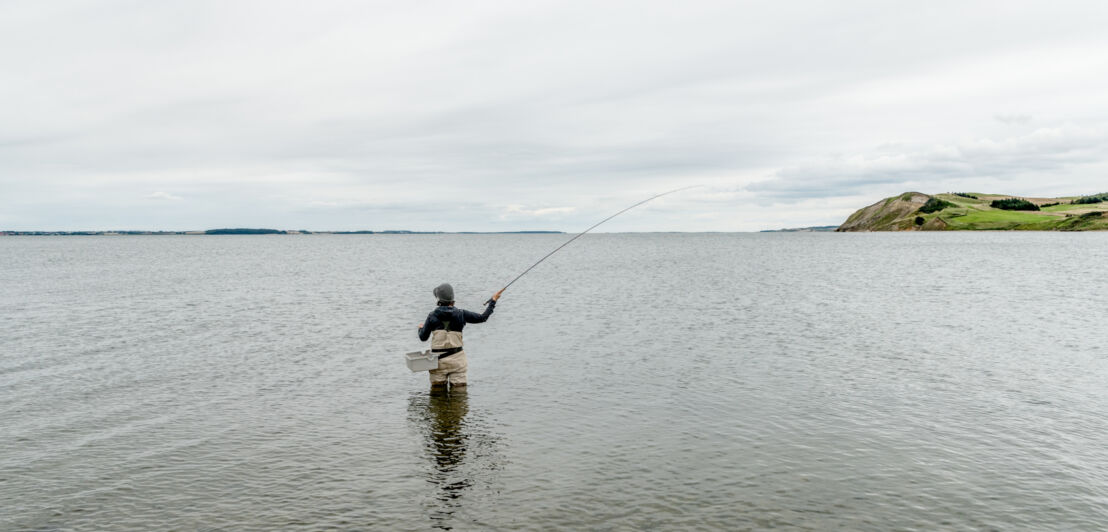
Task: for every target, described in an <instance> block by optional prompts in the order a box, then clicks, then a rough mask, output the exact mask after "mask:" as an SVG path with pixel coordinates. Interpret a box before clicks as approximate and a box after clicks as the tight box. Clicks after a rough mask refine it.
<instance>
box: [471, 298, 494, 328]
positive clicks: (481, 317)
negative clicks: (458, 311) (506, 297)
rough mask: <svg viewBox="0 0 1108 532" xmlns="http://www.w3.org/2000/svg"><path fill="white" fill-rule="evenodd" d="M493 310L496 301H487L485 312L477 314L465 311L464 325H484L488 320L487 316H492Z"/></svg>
mask: <svg viewBox="0 0 1108 532" xmlns="http://www.w3.org/2000/svg"><path fill="white" fill-rule="evenodd" d="M495 308H496V301H489V306H487V307H485V312H483V313H481V314H478V313H476V312H472V311H469V310H467V311H465V312H464V313H463V315H464V316H465V320H466V323H484V322H485V320H487V319H489V316H492V311H493V309H495Z"/></svg>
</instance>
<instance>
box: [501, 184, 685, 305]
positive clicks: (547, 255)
mask: <svg viewBox="0 0 1108 532" xmlns="http://www.w3.org/2000/svg"><path fill="white" fill-rule="evenodd" d="M702 186H704V185H692V186H688V187H681V188H675V189H673V190H670V191H669V192H663V193H661V194H658V195H655V196H650V197H649V198H646V199H644V200H642V201H640V202H638V203H636V204H634V205H632V206H630V207H627V208H626V209H623V210H622V211H619V212H617V213H615V214H613V215H611V216H609V217H607V218H605V219H603V220H600V221H599V222H596V224H595V225H593V226H592V227H590V228H588V229H585V230H584V231H581V232H580V233H578V234H577V236H574V237H573V238H571V239H569V240H566V241H565V242H564V243H563V244H562V245H560V246H558V247H556V248H554V251H551V252H550V253H547V254H546V255H545V256H543V258H541V259H539V260H538V262H536V263H534V264H532V265H531V267H530V268H527V269H526V270H523V273H521V274H519V275H517V276H516V278H515V279H512V281H511V282H510V283H508V284H506V285H504V288H501V289H500V291H501V292H503V291H505V290H507V289H508V287H509V286H512V284H514V283H515V282H516V281H518V280H519V278H520V277H523V276H524V275H527V272H529V271H531V270H533V269H534V268H535V266H538V265H539V264H542V261H544V260H546V259H548V258H550V256H551V255H553V254H555V253H557V252H558V250H560V249H562V248H564V247H566V246H568V245H569V243H570V242H573V241H574V240H577V239H578V238H581V237H582V236H584V235H585V233H588V232H589V231H592V230H593V229H596V228H597V227H599V226H600V224H602V223H604V222H607V221H608V220H611V219H612V218H615V217H616V216H619V215H621V214H623V213H625V212H627V211H629V210H631V209H634V208H635V207H638V206H639V205H642V204H643V203H646V202H649V201H653V200H656V199H658V198H660V197H662V196H666V195H669V194H673V193H674V192H680V191H682V190H688V189H690V188H697V187H702ZM491 302H492V299H489V300H488V301H486V302H485V304H486V305H488V304H489V303H491Z"/></svg>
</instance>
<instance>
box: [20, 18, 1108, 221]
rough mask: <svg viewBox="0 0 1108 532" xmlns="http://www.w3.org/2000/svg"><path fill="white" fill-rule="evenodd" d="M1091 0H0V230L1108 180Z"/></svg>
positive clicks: (792, 200)
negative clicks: (690, 187) (691, 187)
mask: <svg viewBox="0 0 1108 532" xmlns="http://www.w3.org/2000/svg"><path fill="white" fill-rule="evenodd" d="M1106 28H1108V2H1104V1H1103V0H1092V1H1083V2H1072V1H1059V0H1054V1H1051V2H1043V1H1036V2H1020V1H1012V0H1006V1H1002V2H971V1H965V0H962V1H957V2H944V1H935V0H929V1H926V2H923V1H921V2H888V1H875V2H849V1H836V2H826V1H813V2H737V1H724V2H706V1H705V2H698V1H688V2H677V1H652V0H634V1H627V2H621V1H596V0H593V1H589V2H544V1H533V0H531V1H525V2H508V1H499V2H480V1H474V0H467V1H461V2H459V1H442V2H438V1H416V2H411V1H408V2H399V1H397V2H369V1H356V2H338V1H335V2H304V1H290V2H280V1H273V0H265V1H258V2H235V1H227V0H219V1H213V2H206V1H199V0H188V1H176V2H174V1H161V2H148V1H139V0H135V1H115V2H113V1H106V0H99V1H95V2H67V1H61V0H51V1H48V2H46V1H38V0H35V1H26V2H24V1H10V0H9V1H0V101H2V102H3V105H0V229H10V230H30V229H48V230H66V229H69V230H74V229H168V230H182V229H206V228H213V227H228V226H229V227H273V228H282V229H301V228H302V229H314V230H325V229H346V230H349V229H371V230H372V229H376V230H382V229H412V230H447V231H486V230H489V231H498V230H529V229H552V230H564V231H579V230H582V229H584V228H585V227H588V226H589V225H591V224H592V223H593V222H595V221H597V220H599V219H601V218H603V217H605V216H607V215H609V214H611V213H612V212H615V211H617V210H619V209H621V208H623V207H625V206H627V205H629V204H631V203H634V202H636V201H639V200H641V199H643V198H645V197H648V196H650V195H653V194H655V193H658V192H661V191H664V190H668V189H671V188H677V187H680V186H685V185H691V184H703V185H705V186H704V187H703V188H698V189H695V190H689V191H686V192H681V193H679V194H675V195H672V196H669V197H666V198H662V199H660V200H658V201H656V202H654V203H652V204H649V205H648V206H644V207H642V208H641V209H639V210H636V211H631V212H630V213H628V214H627V215H625V216H623V217H620V218H617V219H615V220H613V221H612V222H610V224H609V225H606V226H604V228H605V230H608V231H750V230H759V229H769V228H779V227H796V226H808V225H833V224H834V225H837V224H839V223H841V222H842V221H843V220H844V219H845V218H846V216H848V215H849V214H850V213H851V212H853V211H854V210H855V209H857V208H859V207H862V206H864V205H867V204H869V203H872V202H874V201H877V200H878V199H880V198H882V197H885V196H889V195H893V194H896V193H899V192H903V191H907V190H918V191H921V192H928V193H936V192H945V191H979V192H997V193H1009V194H1016V195H1024V196H1052V195H1069V194H1087V193H1098V192H1108V30H1106Z"/></svg>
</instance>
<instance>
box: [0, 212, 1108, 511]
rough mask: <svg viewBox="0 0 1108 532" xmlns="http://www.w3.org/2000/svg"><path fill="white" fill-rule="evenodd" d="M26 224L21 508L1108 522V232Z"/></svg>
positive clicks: (17, 245)
mask: <svg viewBox="0 0 1108 532" xmlns="http://www.w3.org/2000/svg"><path fill="white" fill-rule="evenodd" d="M566 238H568V236H567V235H412V236H395V235H366V236H362V235H349V236H346V235H343V236H339V235H335V236H324V235H311V236H291V235H290V236H227V237H150V236H148V237H44V238H37V237H9V238H0V276H2V277H0V320H2V321H0V327H2V329H0V529H2V530H152V529H174V530H278V529H282V530H325V529H335V530H370V529H374V530H377V529H379V530H426V529H430V528H436V527H437V528H443V529H450V528H453V529H460V530H519V529H535V530H548V529H596V530H609V529H613V530H619V529H659V530H687V529H728V530H730V529H744V528H745V529H763V528H771V527H776V528H781V529H796V530H827V529H836V528H837V529H849V530H893V529H898V530H913V529H916V530H934V529H951V530H977V529H999V530H1043V529H1052V530H1097V529H1105V528H1108V393H1106V392H1105V390H1106V387H1108V305H1106V303H1105V300H1104V294H1105V293H1106V292H1108V276H1106V275H1105V265H1106V264H1108V234H1103V233H1101V234H1091V233H1079V234H1054V233H1018V234H1017V233H949V234H942V233H910V234H705V235H697V234H691V235H685V234H631V235H603V234H601V235H589V236H587V237H585V238H582V239H581V240H579V241H577V242H575V243H574V244H573V245H572V246H570V247H567V248H566V249H565V250H563V251H562V252H561V253H559V254H558V255H555V256H554V257H553V258H551V259H550V260H549V261H547V262H546V263H544V264H543V265H542V266H540V267H539V268H537V269H536V270H534V271H533V272H532V273H531V274H530V275H528V276H527V277H524V278H523V279H522V280H520V281H519V282H518V283H517V284H516V285H514V286H513V287H512V289H511V290H509V291H508V292H507V293H506V294H505V296H504V298H503V299H502V301H501V305H500V306H499V307H498V308H497V310H496V313H495V314H494V315H493V317H492V319H491V320H490V321H489V322H488V323H486V324H482V325H471V326H470V327H469V328H467V329H466V341H467V346H468V347H467V350H466V351H467V353H468V354H469V361H470V371H469V380H470V383H471V386H470V387H469V388H470V389H469V390H468V391H467V392H466V393H464V394H462V393H454V394H450V395H446V396H431V395H429V393H428V386H427V376H426V374H413V373H410V372H409V371H408V370H407V368H406V367H405V366H404V364H403V361H402V354H403V353H404V352H405V351H410V350H414V349H416V348H419V347H421V346H420V344H419V342H418V339H417V338H416V334H415V331H416V326H417V325H418V324H419V323H420V322H421V321H422V320H423V318H424V317H425V316H426V314H427V312H428V311H429V310H430V309H431V307H432V305H433V303H434V301H433V297H432V296H431V289H432V288H433V287H434V286H435V285H437V284H439V283H441V282H451V283H453V284H454V286H455V289H456V292H457V297H458V300H459V306H462V307H466V308H471V309H475V310H479V308H480V306H481V303H482V302H483V301H484V300H485V299H486V298H487V297H488V296H489V295H490V294H491V293H492V292H493V291H495V289H496V288H498V287H499V286H500V285H502V284H504V283H505V282H507V280H509V279H510V278H511V277H512V276H514V275H515V274H516V273H518V272H519V271H521V270H523V269H524V268H525V267H526V266H528V265H529V264H530V263H531V262H532V261H533V260H536V259H537V258H538V257H541V256H542V255H543V254H544V253H546V252H547V251H548V250H549V249H551V248H553V247H554V246H556V245H558V244H559V243H561V242H562V241H564V239H566Z"/></svg>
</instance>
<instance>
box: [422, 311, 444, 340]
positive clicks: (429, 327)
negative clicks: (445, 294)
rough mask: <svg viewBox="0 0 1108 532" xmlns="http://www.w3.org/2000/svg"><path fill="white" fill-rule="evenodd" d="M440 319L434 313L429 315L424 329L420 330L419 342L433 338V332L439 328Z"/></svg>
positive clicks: (424, 321) (424, 323) (424, 322)
mask: <svg viewBox="0 0 1108 532" xmlns="http://www.w3.org/2000/svg"><path fill="white" fill-rule="evenodd" d="M438 322H439V319H438V318H437V317H436V316H435V313H434V311H432V312H431V313H430V314H428V315H427V319H425V320H423V327H420V328H419V341H421V342H426V341H427V339H428V338H430V337H431V331H433V330H435V329H436V328H437V327H436V325H437V324H438Z"/></svg>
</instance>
